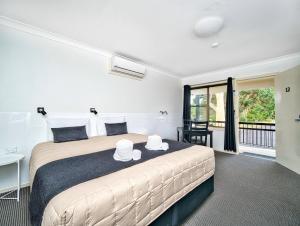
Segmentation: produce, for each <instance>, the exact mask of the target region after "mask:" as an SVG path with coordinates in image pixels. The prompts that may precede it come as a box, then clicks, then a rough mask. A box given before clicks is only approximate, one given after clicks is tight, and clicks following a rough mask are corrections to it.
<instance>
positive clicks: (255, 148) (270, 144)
mask: <svg viewBox="0 0 300 226" xmlns="http://www.w3.org/2000/svg"><path fill="white" fill-rule="evenodd" d="M209 126H210V127H216V128H224V127H225V122H224V121H210V122H209ZM275 132H276V130H275V123H252V122H239V131H238V136H239V144H240V152H244V153H250V154H257V155H264V156H268V157H275V156H276V153H275V143H276V139H275Z"/></svg>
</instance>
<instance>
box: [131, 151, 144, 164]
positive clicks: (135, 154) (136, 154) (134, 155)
mask: <svg viewBox="0 0 300 226" xmlns="http://www.w3.org/2000/svg"><path fill="white" fill-rule="evenodd" d="M141 157H142V152H141V151H140V150H137V149H134V150H133V153H132V158H133V160H135V161H136V160H140V159H141Z"/></svg>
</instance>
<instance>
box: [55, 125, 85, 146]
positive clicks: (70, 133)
mask: <svg viewBox="0 0 300 226" xmlns="http://www.w3.org/2000/svg"><path fill="white" fill-rule="evenodd" d="M51 130H52V133H53V138H54V139H53V140H54V143H61V142H67V141H76V140H86V139H88V136H87V134H86V126H73V127H60V128H51Z"/></svg>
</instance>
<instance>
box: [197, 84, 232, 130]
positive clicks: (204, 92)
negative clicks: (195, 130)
mask: <svg viewBox="0 0 300 226" xmlns="http://www.w3.org/2000/svg"><path fill="white" fill-rule="evenodd" d="M226 88H227V86H226V84H220V85H213V86H205V87H199V88H193V89H192V90H191V120H192V121H209V122H210V125H211V126H216V127H224V121H225V108H226Z"/></svg>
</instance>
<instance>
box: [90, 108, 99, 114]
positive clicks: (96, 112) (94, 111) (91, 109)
mask: <svg viewBox="0 0 300 226" xmlns="http://www.w3.org/2000/svg"><path fill="white" fill-rule="evenodd" d="M90 112H91V113H94V114H95V115H97V114H98V111H96V108H90Z"/></svg>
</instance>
